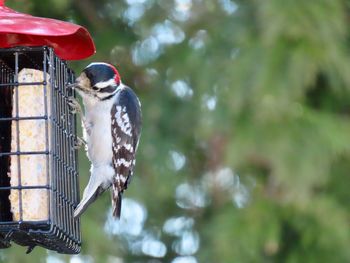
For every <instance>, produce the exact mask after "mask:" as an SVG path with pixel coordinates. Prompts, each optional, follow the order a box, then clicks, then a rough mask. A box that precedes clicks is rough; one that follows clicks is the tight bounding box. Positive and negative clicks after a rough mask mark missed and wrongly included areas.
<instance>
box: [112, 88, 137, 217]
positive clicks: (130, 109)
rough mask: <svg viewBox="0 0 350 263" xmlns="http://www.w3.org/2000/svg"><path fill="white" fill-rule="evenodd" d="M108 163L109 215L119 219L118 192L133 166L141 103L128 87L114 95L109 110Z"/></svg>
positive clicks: (119, 200)
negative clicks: (111, 176)
mask: <svg viewBox="0 0 350 263" xmlns="http://www.w3.org/2000/svg"><path fill="white" fill-rule="evenodd" d="M111 115H112V116H111V117H112V126H111V127H112V142H113V144H112V149H113V159H112V164H113V168H114V170H115V175H114V180H113V185H112V206H113V216H115V217H117V218H119V217H120V210H121V202H122V193H123V191H124V190H125V189H126V188H127V187H128V184H129V183H130V179H131V176H132V175H133V170H134V167H135V154H136V150H137V146H138V142H139V138H140V133H141V105H140V102H139V100H138V98H137V96H136V94H135V93H134V92H133V91H132V89H130V88H129V87H126V86H124V87H122V88H121V89H120V90H119V91H118V92H117V94H116V98H115V102H114V105H113V106H112V110H111Z"/></svg>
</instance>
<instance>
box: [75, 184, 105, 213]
mask: <svg viewBox="0 0 350 263" xmlns="http://www.w3.org/2000/svg"><path fill="white" fill-rule="evenodd" d="M104 190H105V189H103V188H102V187H101V186H100V183H99V182H96V180H94V178H93V177H90V180H89V183H88V185H87V186H86V188H85V190H84V194H83V198H82V200H81V201H80V203H79V204H78V206H77V207H76V208H75V210H74V217H75V218H77V217H79V216H80V215H81V214H82V213H83V212H84V211H85V210H86V209H87V208H88V206H89V205H90V204H91V203H92V202H94V201H95V200H96V199H97V197H99V196H100V195H101V194H102V193H103V192H104Z"/></svg>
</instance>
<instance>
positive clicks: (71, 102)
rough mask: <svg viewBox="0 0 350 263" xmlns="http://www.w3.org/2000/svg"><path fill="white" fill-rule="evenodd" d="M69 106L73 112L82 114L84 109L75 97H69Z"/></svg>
mask: <svg viewBox="0 0 350 263" xmlns="http://www.w3.org/2000/svg"><path fill="white" fill-rule="evenodd" d="M68 106H69V107H70V108H71V113H73V114H76V113H79V114H82V112H83V111H82V109H81V106H80V104H79V102H78V101H77V100H76V99H75V98H74V97H69V98H68Z"/></svg>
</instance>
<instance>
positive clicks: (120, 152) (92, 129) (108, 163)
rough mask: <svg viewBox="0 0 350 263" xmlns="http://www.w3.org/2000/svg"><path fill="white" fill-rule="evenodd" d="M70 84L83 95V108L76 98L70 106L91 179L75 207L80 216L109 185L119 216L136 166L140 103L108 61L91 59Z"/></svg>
mask: <svg viewBox="0 0 350 263" xmlns="http://www.w3.org/2000/svg"><path fill="white" fill-rule="evenodd" d="M70 86H71V87H73V88H75V90H76V91H77V93H78V94H79V95H80V96H81V97H82V101H83V104H84V109H85V112H84V113H83V111H82V109H81V107H80V105H79V103H78V102H77V101H76V100H75V99H71V100H70V106H71V107H73V109H74V110H75V111H79V112H80V113H81V115H82V117H81V119H82V125H83V137H84V140H85V142H86V150H87V156H88V158H89V160H90V162H91V169H90V179H89V183H88V185H87V186H86V188H85V190H84V194H83V198H82V199H81V201H80V203H79V204H78V206H77V207H76V209H75V211H74V217H79V216H80V215H81V214H82V213H83V212H84V211H85V210H86V208H87V207H88V206H89V205H90V204H91V203H92V202H93V201H95V200H96V198H97V197H98V196H99V195H101V194H102V193H103V192H104V191H105V190H107V189H108V188H110V187H112V210H113V216H114V217H116V218H119V217H120V212H121V202H122V194H123V192H124V190H125V189H127V187H128V184H129V183H130V180H131V177H132V175H133V170H134V167H135V154H136V150H137V147H138V144H139V139H140V133H141V104H140V101H139V99H138V98H137V96H136V94H135V93H134V92H133V90H132V89H131V88H129V87H127V86H126V85H124V84H123V83H122V81H121V79H120V75H119V73H118V71H117V69H116V68H115V67H114V66H112V65H111V64H108V63H102V62H98V63H91V64H90V65H88V66H87V67H86V68H85V69H84V70H83V71H82V73H81V74H80V76H79V77H78V78H77V79H76V82H75V83H74V84H72V85H70Z"/></svg>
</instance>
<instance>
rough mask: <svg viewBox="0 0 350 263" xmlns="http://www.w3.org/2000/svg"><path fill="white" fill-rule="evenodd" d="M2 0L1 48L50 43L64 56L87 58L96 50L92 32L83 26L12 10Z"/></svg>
mask: <svg viewBox="0 0 350 263" xmlns="http://www.w3.org/2000/svg"><path fill="white" fill-rule="evenodd" d="M4 2H5V1H4V0H0V48H8V47H15V46H50V47H53V48H54V49H55V53H56V55H57V56H59V57H60V58H61V59H64V60H78V59H84V58H87V57H89V56H91V55H93V54H94V53H95V45H94V42H93V40H92V38H91V36H90V34H89V32H88V31H87V30H86V29H85V28H84V27H81V26H78V25H75V24H72V23H68V22H64V21H59V20H55V19H50V18H42V17H35V16H31V15H27V14H23V13H19V12H17V11H14V10H12V9H11V8H8V7H6V6H5V5H4Z"/></svg>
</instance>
